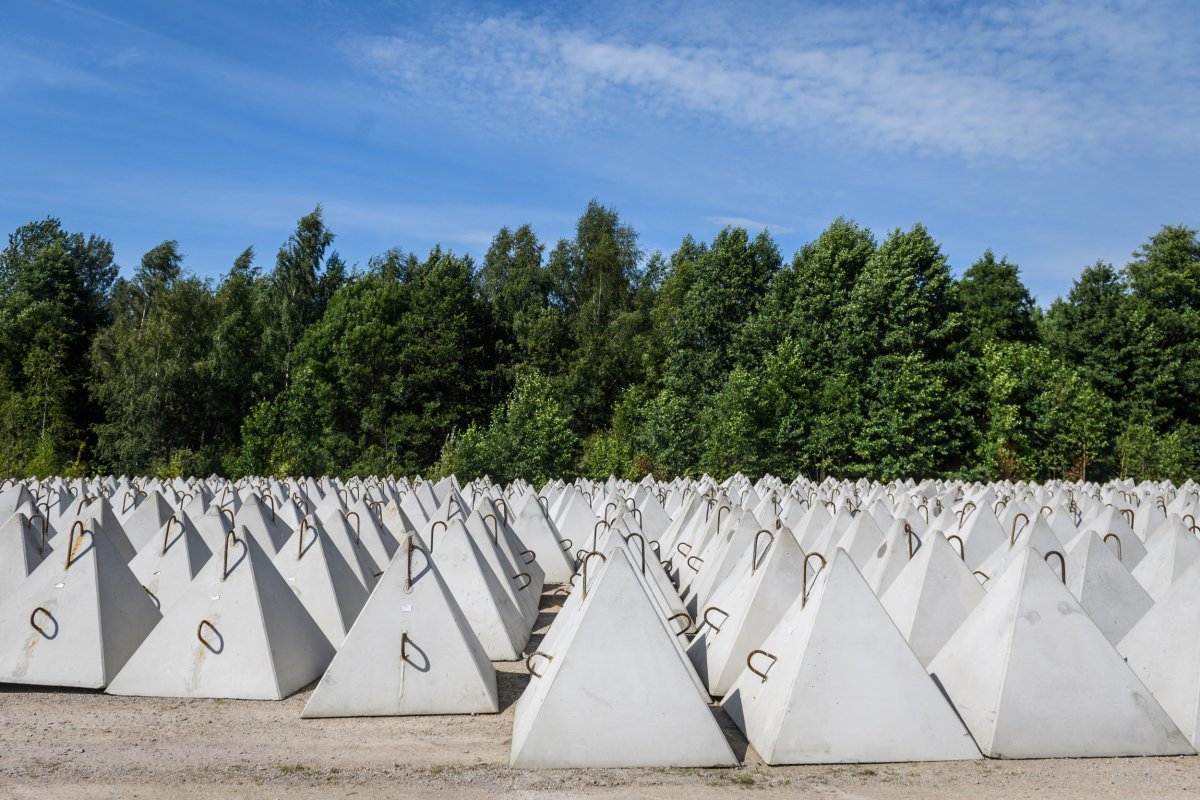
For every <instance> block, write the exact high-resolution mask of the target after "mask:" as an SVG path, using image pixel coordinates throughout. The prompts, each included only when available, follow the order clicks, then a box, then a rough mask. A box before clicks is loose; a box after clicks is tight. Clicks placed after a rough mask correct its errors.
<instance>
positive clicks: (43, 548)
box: [25, 514, 48, 556]
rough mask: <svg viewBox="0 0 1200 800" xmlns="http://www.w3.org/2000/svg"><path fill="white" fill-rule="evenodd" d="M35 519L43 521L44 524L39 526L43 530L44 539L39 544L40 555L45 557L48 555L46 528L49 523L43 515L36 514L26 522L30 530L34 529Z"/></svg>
mask: <svg viewBox="0 0 1200 800" xmlns="http://www.w3.org/2000/svg"><path fill="white" fill-rule="evenodd" d="M35 519H36V520H39V521H41V523H42V524H41V525H39V526H38V527H39V528H41V530H42V537H41V540H40V541H39V542H38V555H39V556H44V555H46V526H47V524H48V523H47V522H46V518H45V517H43V516H42V515H41V514H34V515H33V516H32V517H29V518H28V519H27V520H26V521H25V524H26V525H28V526H29V527H30V528H32V527H33V521H34V520H35Z"/></svg>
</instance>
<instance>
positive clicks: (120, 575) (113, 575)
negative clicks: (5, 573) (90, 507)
mask: <svg viewBox="0 0 1200 800" xmlns="http://www.w3.org/2000/svg"><path fill="white" fill-rule="evenodd" d="M160 619H161V616H160V614H159V612H158V609H157V608H156V607H155V605H154V603H153V602H152V601H151V599H150V597H149V595H147V594H146V592H145V591H144V590H143V589H142V587H141V585H140V584H139V583H138V582H137V579H136V578H135V577H134V576H133V573H132V572H130V571H129V567H128V565H127V564H126V563H125V561H124V559H123V558H122V557H121V556H120V554H119V553H117V551H116V549H115V548H114V547H113V545H112V542H110V541H109V540H108V538H107V537H106V536H105V535H104V533H103V531H101V530H99V529H92V530H85V529H84V526H83V523H82V522H78V523H76V524H75V525H73V526H72V528H71V530H70V531H69V532H68V534H67V536H66V541H65V542H64V543H63V546H62V547H61V548H59V549H58V550H56V551H55V552H54V554H53V557H48V558H46V559H45V560H44V561H42V563H41V564H40V565H39V566H38V567H37V568H36V569H35V570H34V571H33V572H32V573H31V574H30V575H29V577H28V578H27V579H26V580H25V581H24V582H23V583H22V584H21V585H20V586H18V587H17V588H16V590H15V591H13V592H12V594H10V595H9V597H8V598H7V599H6V600H5V601H4V602H3V604H0V682H3V683H26V684H37V685H41V686H69V687H78V688H88V689H101V688H103V687H104V686H105V685H107V684H108V683H109V681H111V680H112V678H113V676H115V675H116V674H117V672H118V670H120V669H121V668H122V667H123V666H124V665H125V663H126V661H127V660H128V659H129V657H130V656H131V655H132V654H133V652H134V651H135V650H136V649H137V648H138V646H139V645H140V644H142V641H143V640H144V639H145V637H146V636H147V634H149V633H150V631H151V630H152V629H153V628H154V626H155V625H156V624H157V623H158V622H159V620H160Z"/></svg>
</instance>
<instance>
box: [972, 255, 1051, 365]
mask: <svg viewBox="0 0 1200 800" xmlns="http://www.w3.org/2000/svg"><path fill="white" fill-rule="evenodd" d="M958 297H959V300H960V302H961V303H962V309H963V318H964V321H965V324H966V326H967V330H968V334H969V337H970V339H971V341H972V343H973V346H974V349H975V350H976V351H977V352H981V351H982V350H983V345H984V344H985V343H987V342H1034V341H1036V340H1037V334H1038V331H1037V324H1036V322H1035V319H1036V313H1035V312H1036V306H1035V305H1034V303H1033V297H1031V296H1030V294H1029V290H1028V289H1027V288H1025V284H1024V283H1022V282H1021V275H1020V270H1019V269H1018V267H1017V265H1016V264H1012V263H1009V261H1008V259H1007V258H1004V257H1002V258H1001V259H1000V260H999V261H997V260H996V257H995V255H993V254H992V251H991V250H987V251H985V252H984V254H983V257H982V258H980V259H979V260H978V261H976V262H975V263H974V264H972V265H971V266H970V267H969V268H968V269H967V271H966V272H964V273H963V276H962V280H960V281H959V282H958Z"/></svg>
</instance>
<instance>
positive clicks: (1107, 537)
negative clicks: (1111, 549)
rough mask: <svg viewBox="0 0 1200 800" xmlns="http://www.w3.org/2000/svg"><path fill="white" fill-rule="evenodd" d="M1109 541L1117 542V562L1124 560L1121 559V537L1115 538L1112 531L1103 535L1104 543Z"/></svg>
mask: <svg viewBox="0 0 1200 800" xmlns="http://www.w3.org/2000/svg"><path fill="white" fill-rule="evenodd" d="M1109 539H1116V540H1117V560H1118V561H1124V560H1125V559H1123V558H1122V557H1121V537H1120V536H1117V534H1115V533H1113V532H1112V531H1109V532H1108V533H1106V534H1104V541H1105V542H1107V541H1108V540H1109Z"/></svg>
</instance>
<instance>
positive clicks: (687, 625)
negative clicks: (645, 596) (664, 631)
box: [667, 611, 692, 636]
mask: <svg viewBox="0 0 1200 800" xmlns="http://www.w3.org/2000/svg"><path fill="white" fill-rule="evenodd" d="M677 619H681V620H683V630H681V631H675V635H676V636H681V635H683V634H685V633H687V632H688V631H689V630H691V628H692V618H691V617H689V616H688V614H687V612H686V611H677V612H675V613H674V614H672V615H671V616H669V617H667V625H668V627H670V623H672V622H674V621H675V620H677Z"/></svg>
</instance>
